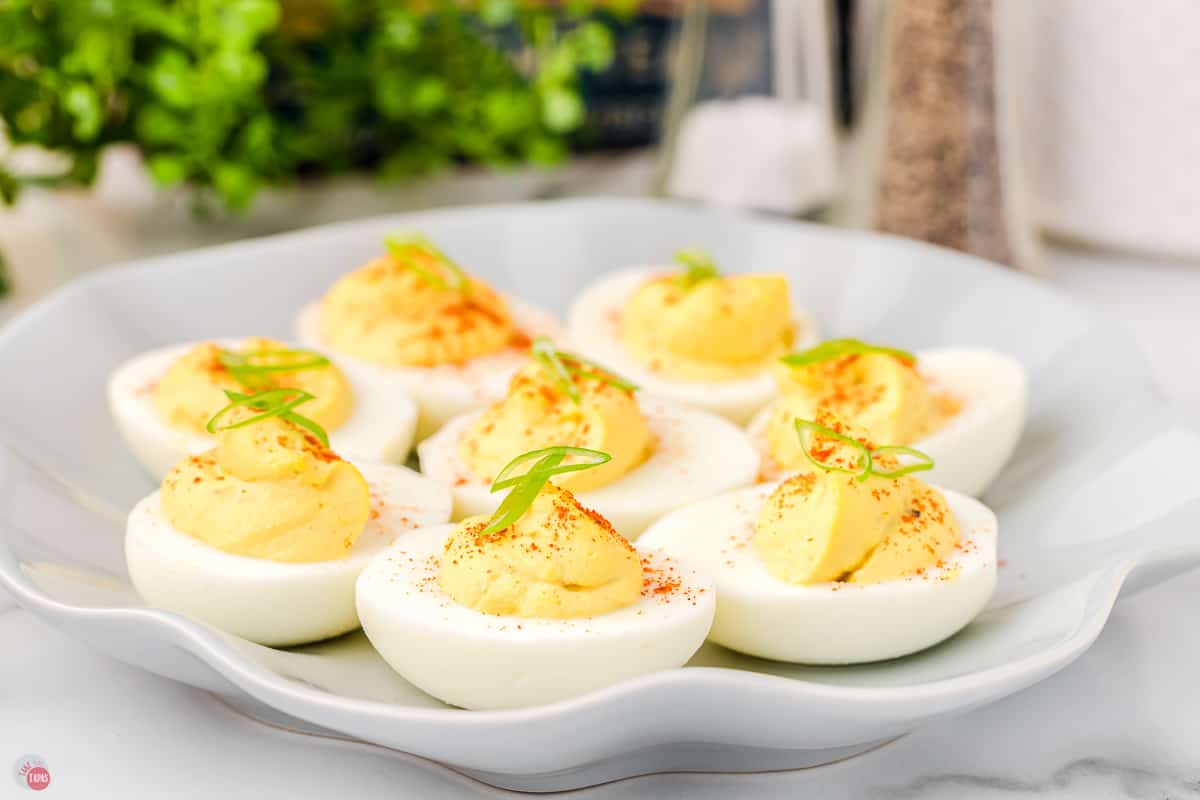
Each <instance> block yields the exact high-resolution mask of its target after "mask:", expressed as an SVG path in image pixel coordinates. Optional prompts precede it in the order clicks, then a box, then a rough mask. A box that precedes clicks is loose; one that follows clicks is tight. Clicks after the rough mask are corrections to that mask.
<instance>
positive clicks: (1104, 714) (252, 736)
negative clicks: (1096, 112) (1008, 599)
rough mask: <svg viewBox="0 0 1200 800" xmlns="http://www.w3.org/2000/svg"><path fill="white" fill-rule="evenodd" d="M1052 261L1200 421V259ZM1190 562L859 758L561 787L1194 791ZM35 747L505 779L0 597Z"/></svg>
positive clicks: (85, 783) (273, 786) (151, 762)
mask: <svg viewBox="0 0 1200 800" xmlns="http://www.w3.org/2000/svg"><path fill="white" fill-rule="evenodd" d="M1053 262H1054V265H1055V267H1056V272H1057V280H1058V282H1059V283H1060V284H1061V285H1062V286H1064V287H1065V288H1066V289H1067V290H1068V291H1070V292H1071V293H1073V294H1075V295H1076V296H1079V297H1081V298H1085V299H1088V300H1091V301H1093V302H1095V303H1098V304H1099V305H1100V306H1101V307H1102V308H1104V309H1105V310H1107V311H1108V312H1109V313H1111V315H1112V317H1113V319H1114V323H1115V324H1124V325H1126V326H1128V327H1130V328H1132V329H1133V331H1134V333H1135V335H1136V336H1137V337H1138V340H1139V341H1140V343H1141V345H1142V348H1143V350H1145V351H1146V353H1147V355H1148V356H1149V358H1150V360H1151V363H1152V365H1153V366H1154V369H1155V371H1156V374H1157V376H1158V379H1159V381H1160V383H1161V384H1162V386H1163V388H1164V391H1165V393H1166V394H1167V395H1168V397H1169V398H1171V399H1172V401H1173V402H1174V403H1175V404H1176V406H1177V407H1178V408H1179V409H1180V410H1181V411H1182V412H1184V414H1185V416H1187V417H1188V418H1190V419H1191V420H1192V421H1193V422H1194V423H1196V424H1197V425H1200V369H1198V368H1197V363H1198V362H1197V359H1196V357H1195V355H1194V347H1195V342H1196V341H1197V338H1198V337H1197V334H1200V267H1196V266H1191V267H1185V266H1175V265H1166V264H1159V265H1148V264H1142V263H1136V262H1135V261H1134V260H1133V259H1124V258H1117V257H1110V256H1097V255H1089V254H1082V253H1065V252H1056V253H1055V254H1054V256H1053ZM1197 598H1200V572H1196V573H1192V574H1190V575H1185V576H1183V577H1180V578H1177V579H1176V580H1174V581H1173V582H1171V583H1168V584H1166V585H1164V586H1160V587H1157V588H1155V589H1152V590H1149V591H1147V592H1145V593H1143V594H1141V595H1138V596H1136V597H1127V598H1123V599H1122V600H1121V602H1120V603H1119V605H1118V607H1117V609H1116V611H1115V612H1114V614H1113V616H1112V618H1111V619H1110V621H1109V623H1108V626H1107V628H1106V629H1105V631H1104V633H1103V634H1102V635H1101V637H1100V639H1099V640H1098V641H1097V643H1096V644H1095V645H1094V647H1093V648H1092V649H1091V650H1090V651H1089V652H1088V653H1087V654H1085V655H1084V656H1083V657H1082V658H1080V659H1079V660H1078V661H1077V662H1075V663H1074V664H1073V665H1071V666H1070V667H1068V668H1067V669H1065V670H1063V671H1062V672H1060V673H1059V674H1057V675H1055V676H1054V677H1053V678H1051V679H1050V680H1048V681H1046V682H1045V683H1043V684H1040V685H1038V686H1036V687H1034V688H1032V689H1030V690H1027V691H1025V692H1023V693H1021V694H1019V695H1016V696H1014V697H1011V698H1009V699H1007V700H1004V701H1002V702H1000V703H996V704H994V705H991V706H988V707H985V708H982V709H978V710H976V711H973V712H970V713H968V714H965V715H962V716H959V717H956V718H952V719H946V720H942V721H940V722H938V723H936V724H933V725H930V726H927V727H925V728H923V729H921V730H919V731H917V732H916V733H913V734H911V735H909V736H907V737H904V738H903V739H901V740H899V741H897V742H894V743H892V744H891V745H888V746H886V747H884V748H881V749H879V750H877V751H875V752H873V753H869V754H866V755H863V756H860V757H858V758H854V759H851V760H849V761H846V762H843V763H841V764H836V765H832V766H828V767H822V768H818V769H813V770H806V771H798V772H788V773H773V774H763V775H744V776H720V775H664V776H655V777H648V778H640V779H634V780H630V781H624V782H621V783H617V784H611V785H609V786H604V787H598V788H595V789H592V790H587V791H583V792H579V793H575V794H572V795H570V796H578V797H585V798H617V797H640V796H653V797H684V796H686V797H689V798H691V797H697V798H704V797H714V798H715V797H789V798H796V797H817V798H823V800H836V798H859V797H866V798H985V799H987V798H1026V797H1039V798H1044V797H1052V798H1080V800H1083V799H1084V798H1086V800H1102V799H1103V798H1155V799H1156V800H1162V799H1164V798H1171V799H1172V800H1175V799H1178V798H1200V736H1198V735H1197V733H1196V730H1197V729H1196V721H1195V711H1196V709H1200V682H1198V681H1196V680H1195V676H1196V664H1197V663H1198V662H1200V630H1198V629H1197V626H1196V625H1195V622H1194V620H1195V616H1196V612H1197V611H1198V610H1200V600H1198V599H1197ZM26 754H35V755H38V756H40V757H41V758H43V759H44V760H45V761H46V763H47V765H48V768H49V770H50V773H51V776H52V783H51V786H50V788H49V789H48V790H47V791H46V792H45V796H47V797H64V798H76V797H79V798H107V797H143V796H144V797H164V796H171V797H231V798H232V797H259V796H287V797H291V798H308V797H313V798H316V797H321V798H325V797H331V796H341V795H343V794H347V793H349V792H351V791H352V792H353V793H354V795H355V796H356V797H359V798H364V800H365V799H366V798H374V797H380V798H382V797H388V798H394V797H421V798H439V797H506V796H510V795H509V794H508V793H505V792H500V791H497V790H493V789H489V788H487V787H483V786H481V785H479V784H476V783H474V782H472V781H468V780H466V779H464V778H461V777H459V776H457V775H455V774H453V773H451V772H449V771H447V770H445V769H443V768H441V767H438V766H436V765H432V764H428V763H426V762H422V761H420V760H418V759H413V758H410V757H407V756H403V755H400V754H396V753H392V752H389V751H385V750H381V749H379V748H376V747H372V746H367V745H360V744H354V743H347V742H342V741H337V740H332V739H324V738H318V737H314V736H311V735H301V734H295V733H290V732H287V731H282V730H278V729H274V728H270V727H267V726H265V725H262V724H260V723H257V722H252V721H250V720H248V719H246V718H244V717H242V716H240V715H238V714H236V713H234V712H232V711H231V710H230V709H228V708H227V707H225V706H224V705H222V704H221V703H220V702H218V701H217V700H215V699H214V698H212V697H210V696H208V695H206V694H204V693H201V692H198V691H196V690H193V689H189V688H185V687H182V686H179V685H176V684H173V683H171V682H169V681H166V680H164V679H160V678H157V677H154V676H151V675H149V674H147V673H143V672H141V671H138V670H136V669H133V668H130V667H126V666H124V665H122V664H119V663H117V662H114V661H111V660H109V659H107V658H104V657H101V656H98V655H95V654H93V653H91V652H89V651H88V650H87V649H85V648H84V647H83V646H81V645H79V644H76V643H74V642H72V641H69V640H67V639H65V638H64V637H63V636H62V635H60V634H58V633H57V632H56V631H53V630H51V629H49V628H47V627H45V626H43V625H42V624H41V623H39V622H37V621H36V620H34V619H33V618H32V617H30V616H29V615H28V614H27V613H25V612H23V611H20V610H17V609H13V608H11V607H7V608H6V607H5V601H3V600H0V797H7V796H10V795H11V796H13V797H27V796H34V795H29V794H27V793H26V792H25V791H22V790H21V789H18V788H17V785H16V784H15V782H13V781H12V780H11V779H10V778H9V776H8V774H7V773H8V772H9V767H10V766H11V764H12V763H13V762H14V761H15V760H16V759H18V758H19V757H21V756H23V755H26Z"/></svg>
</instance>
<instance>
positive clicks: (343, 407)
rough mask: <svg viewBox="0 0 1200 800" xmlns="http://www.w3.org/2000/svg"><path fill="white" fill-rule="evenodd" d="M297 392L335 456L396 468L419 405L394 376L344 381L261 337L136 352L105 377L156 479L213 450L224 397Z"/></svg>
mask: <svg viewBox="0 0 1200 800" xmlns="http://www.w3.org/2000/svg"><path fill="white" fill-rule="evenodd" d="M283 388H292V389H301V390H304V391H305V392H307V393H309V394H311V395H312V396H313V399H312V400H311V402H310V403H309V404H308V405H306V406H305V412H306V414H307V415H308V416H309V417H310V418H311V419H312V420H314V421H315V422H317V424H319V425H321V426H322V428H324V429H325V430H326V431H328V433H329V435H330V438H331V439H332V442H333V446H334V449H336V450H337V451H338V452H340V453H344V454H346V455H347V456H349V457H354V458H363V459H366V460H368V461H384V462H387V461H403V460H404V458H405V457H406V456H407V455H408V451H409V450H410V449H411V447H412V442H413V436H414V433H415V431H416V426H417V406H416V403H414V402H413V400H412V398H410V397H409V396H408V392H407V391H406V389H405V387H404V382H403V381H399V380H397V379H396V378H395V377H394V376H389V375H383V374H369V373H361V372H360V373H355V374H353V375H348V374H347V373H346V372H345V371H344V370H343V369H341V367H340V366H339V365H338V364H336V363H335V362H333V361H332V360H330V359H329V358H327V357H326V356H324V355H322V354H320V353H317V352H315V351H312V350H301V349H295V348H291V347H289V346H288V345H286V344H284V343H283V342H280V341H277V340H275V339H267V338H261V337H258V338H250V339H246V340H243V341H235V340H226V341H220V342H200V343H193V344H183V345H176V346H174V347H164V348H161V349H158V350H151V351H149V352H146V353H142V354H141V355H139V356H136V357H134V358H132V359H130V360H129V361H126V362H125V363H124V364H122V365H121V366H120V367H118V368H117V369H116V370H115V371H114V372H113V374H112V376H111V377H110V378H109V382H108V406H109V410H110V412H111V413H112V416H113V420H114V421H115V422H116V424H117V428H118V429H119V430H120V431H121V434H122V435H123V436H124V437H125V441H126V442H127V443H128V445H129V448H130V449H131V450H132V451H133V452H134V454H135V455H136V456H137V457H138V459H139V460H140V461H141V462H142V464H143V465H144V466H145V467H146V469H147V470H149V472H150V473H151V474H152V475H154V477H155V478H161V477H162V476H163V475H165V474H166V473H167V472H168V470H170V469H171V468H172V467H173V466H174V465H175V464H176V463H177V462H178V461H179V460H180V459H182V458H184V457H185V456H189V455H194V454H196V453H201V452H203V451H205V450H208V449H209V448H211V447H212V446H213V444H214V441H215V440H214V437H213V435H212V434H211V433H210V432H209V431H208V430H206V426H207V425H208V421H209V419H211V418H212V416H213V414H215V413H216V412H217V411H219V410H220V409H221V408H222V407H224V406H225V405H226V404H227V403H228V402H229V398H228V396H227V394H226V392H235V393H238V394H246V393H253V392H256V391H261V390H263V389H283Z"/></svg>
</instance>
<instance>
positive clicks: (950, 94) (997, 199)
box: [871, 0, 1043, 272]
mask: <svg viewBox="0 0 1200 800" xmlns="http://www.w3.org/2000/svg"><path fill="white" fill-rule="evenodd" d="M1006 5H1007V4H1005V3H1004V2H1003V0H1000V2H998V3H993V0H893V2H891V3H889V4H888V12H889V14H890V19H889V20H888V26H889V34H888V39H887V49H886V55H885V57H884V64H885V67H884V73H883V76H882V77H883V85H884V87H885V89H884V99H883V103H884V110H883V113H882V115H881V116H880V120H881V121H880V123H879V124H882V131H881V134H882V135H881V136H880V137H879V138H880V139H881V140H882V143H881V146H882V152H881V153H880V156H879V158H880V160H879V162H878V167H877V170H878V171H877V177H876V183H875V195H874V198H873V200H874V209H873V214H872V217H871V220H872V226H873V227H874V228H876V229H877V230H880V231H884V232H887V233H893V234H898V235H900V236H906V237H909V238H913V239H921V240H923V241H927V242H932V243H934V244H939V245H943V246H946V247H952V248H954V249H956V250H961V251H963V252H966V253H971V254H974V255H977V256H981V257H983V258H986V259H989V260H991V261H996V262H999V263H1001V264H1005V265H1008V266H1015V267H1018V268H1020V269H1022V270H1026V271H1029V272H1041V271H1042V264H1043V261H1042V259H1041V252H1040V248H1039V246H1038V242H1037V240H1036V237H1035V228H1034V225H1033V223H1032V221H1031V219H1030V218H1029V215H1028V214H1027V213H1026V207H1025V202H1024V201H1025V194H1024V182H1023V180H1022V175H1021V170H1020V160H1019V153H1018V151H1017V147H1018V137H1017V135H1016V130H1017V125H1016V124H1015V120H1014V119H1013V114H1014V113H1015V104H1013V103H1012V102H1011V97H1010V93H1009V92H1008V91H1007V88H1008V86H1009V85H1010V82H1009V81H1007V80H1003V79H1002V78H1003V77H1004V76H1005V75H1006V70H1004V69H1003V67H1004V64H1003V59H1004V57H1005V55H1006V54H1007V53H1006V48H1003V47H1000V46H998V45H999V43H1000V40H1001V34H1002V31H1003V30H1004V28H1005V23H1004V19H1003V17H1002V16H1001V15H999V14H998V11H1000V8H998V6H1006ZM1008 11H1009V13H1014V12H1013V11H1012V10H1011V8H1009V9H1008Z"/></svg>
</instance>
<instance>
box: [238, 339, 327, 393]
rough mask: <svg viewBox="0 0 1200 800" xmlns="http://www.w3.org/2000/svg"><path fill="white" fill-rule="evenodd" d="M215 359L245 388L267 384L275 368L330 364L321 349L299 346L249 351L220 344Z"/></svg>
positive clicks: (289, 369) (292, 369) (295, 369)
mask: <svg viewBox="0 0 1200 800" xmlns="http://www.w3.org/2000/svg"><path fill="white" fill-rule="evenodd" d="M217 360H218V361H220V362H221V366H223V367H225V369H226V370H228V372H229V374H230V376H231V377H232V378H233V379H234V380H235V381H237V382H238V383H240V384H241V385H242V386H245V387H246V388H247V389H261V388H264V387H268V386H270V385H271V378H270V376H271V375H272V374H274V373H277V372H300V371H302V370H308V369H322V368H324V367H328V366H329V364H330V362H329V359H328V358H326V357H325V356H323V355H321V354H320V353H317V352H315V351H313V350H304V349H300V348H286V349H279V350H255V351H253V352H249V353H239V352H237V351H234V350H226V349H225V348H221V349H220V350H219V351H218V352H217Z"/></svg>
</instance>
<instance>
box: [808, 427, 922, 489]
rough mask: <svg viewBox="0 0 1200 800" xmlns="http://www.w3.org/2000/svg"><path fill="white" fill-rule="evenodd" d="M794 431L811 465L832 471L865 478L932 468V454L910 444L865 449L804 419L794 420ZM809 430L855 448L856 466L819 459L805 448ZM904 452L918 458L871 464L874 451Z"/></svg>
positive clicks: (885, 452) (902, 453)
mask: <svg viewBox="0 0 1200 800" xmlns="http://www.w3.org/2000/svg"><path fill="white" fill-rule="evenodd" d="M795 425H796V435H797V436H798V437H799V438H800V449H801V450H803V451H804V455H805V456H806V457H807V458H808V460H809V461H811V462H812V463H813V464H814V465H816V466H818V467H820V468H821V469H826V470H832V471H834V472H845V473H849V474H850V475H853V476H854V477H855V480H859V481H865V480H866V479H867V478H869V477H871V476H872V475H875V476H877V477H880V478H899V477H901V476H904V475H908V474H911V473H913V472H925V471H926V470H931V469H933V457H932V456H930V455H929V454H928V453H922V452H921V451H920V450H915V449H913V448H911V447H902V446H900V445H886V446H884V447H877V448H875V449H874V450H869V449H868V448H867V446H866V445H865V444H863V443H862V442H860V441H858V440H857V439H852V438H851V437H849V436H843V435H842V434H840V433H838V432H837V431H835V430H833V429H832V428H827V427H825V426H824V425H821V424H818V423H816V422H813V421H812V420H807V419H797V420H795ZM808 433H812V434H813V435H819V436H824V437H826V438H828V439H833V440H834V441H837V442H841V443H842V444H846V445H849V446H850V447H852V448H854V449H855V450H857V451H858V454H859V455H858V463H857V468H856V469H847V468H846V467H843V466H840V465H838V464H831V463H829V462H826V461H821V460H820V459H818V458H817V457H816V456H814V455H813V454H812V452H811V451H810V450H809V449H808V444H807V443H806V442H805V435H806V434H808ZM893 454H895V455H907V456H913V457H914V458H919V459H921V461H919V462H918V463H915V464H907V465H905V466H902V467H899V468H898V469H894V470H888V471H881V470H878V469H876V468H875V457H876V456H878V455H893Z"/></svg>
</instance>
